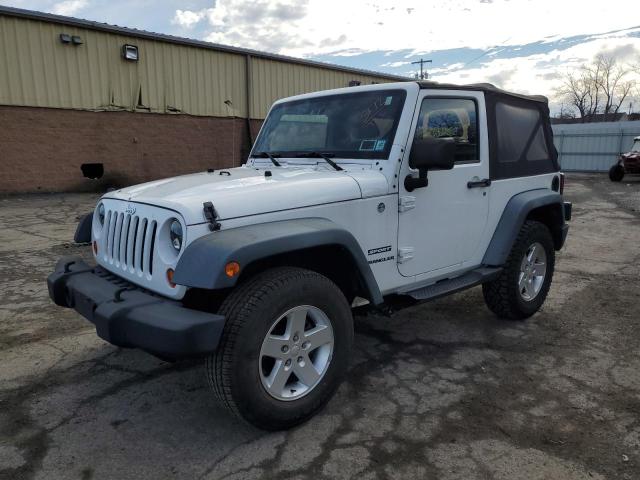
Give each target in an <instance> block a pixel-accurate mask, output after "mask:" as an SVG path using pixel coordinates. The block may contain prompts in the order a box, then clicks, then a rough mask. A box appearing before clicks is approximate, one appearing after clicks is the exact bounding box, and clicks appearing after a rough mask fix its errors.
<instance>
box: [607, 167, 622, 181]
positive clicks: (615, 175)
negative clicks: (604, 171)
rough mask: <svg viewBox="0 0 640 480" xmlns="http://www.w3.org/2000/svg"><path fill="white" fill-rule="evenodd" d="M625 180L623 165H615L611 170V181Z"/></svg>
mask: <svg viewBox="0 0 640 480" xmlns="http://www.w3.org/2000/svg"><path fill="white" fill-rule="evenodd" d="M623 178H624V167H623V166H622V165H618V164H616V165H614V166H613V167H611V168H610V169H609V180H611V181H612V182H621V181H622V179H623Z"/></svg>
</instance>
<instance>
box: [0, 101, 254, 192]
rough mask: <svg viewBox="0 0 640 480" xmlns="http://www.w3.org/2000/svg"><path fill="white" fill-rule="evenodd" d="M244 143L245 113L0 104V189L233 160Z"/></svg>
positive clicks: (107, 180) (109, 180)
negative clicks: (96, 167)
mask: <svg viewBox="0 0 640 480" xmlns="http://www.w3.org/2000/svg"><path fill="white" fill-rule="evenodd" d="M260 124H261V121H260V120H252V121H251V130H252V136H253V138H254V139H255V136H256V135H257V133H258V130H259V128H260ZM248 149H249V137H248V134H247V121H246V119H240V118H218V117H195V116H188V115H166V114H164V115H163V114H151V113H130V112H87V111H78V110H62V109H51V108H31V107H7V106H0V193H17V192H71V191H73V192H80V191H100V190H104V189H106V188H107V187H120V186H126V185H133V184H136V183H140V182H144V181H148V180H153V179H158V178H164V177H169V176H174V175H180V174H184V173H190V172H197V171H202V170H206V169H207V168H214V169H217V168H223V167H231V166H238V165H240V164H242V163H244V161H245V159H246V156H247V152H248ZM83 163H102V164H104V172H105V173H104V177H103V178H102V179H100V180H89V179H87V178H84V177H83V175H82V172H81V171H80V165H81V164H83Z"/></svg>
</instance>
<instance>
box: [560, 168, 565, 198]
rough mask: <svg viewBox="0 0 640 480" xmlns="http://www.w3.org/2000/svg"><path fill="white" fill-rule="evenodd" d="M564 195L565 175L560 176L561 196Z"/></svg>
mask: <svg viewBox="0 0 640 480" xmlns="http://www.w3.org/2000/svg"><path fill="white" fill-rule="evenodd" d="M562 194H564V173H561V174H560V195H562Z"/></svg>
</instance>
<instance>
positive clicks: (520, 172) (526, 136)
mask: <svg viewBox="0 0 640 480" xmlns="http://www.w3.org/2000/svg"><path fill="white" fill-rule="evenodd" d="M494 102H495V103H494ZM494 102H487V103H488V106H487V110H488V111H487V114H488V116H489V118H490V121H491V125H492V132H491V135H490V150H491V178H493V179H501V178H512V177H522V176H529V175H539V174H543V173H549V172H555V171H557V170H558V166H557V160H556V156H557V154H556V152H555V148H554V147H553V143H552V142H553V140H552V138H551V128H550V125H549V119H548V111H547V110H546V106H545V105H544V104H542V103H540V102H531V101H529V102H526V101H520V100H517V99H511V98H498V99H494ZM491 110H492V111H491ZM491 117H493V118H491Z"/></svg>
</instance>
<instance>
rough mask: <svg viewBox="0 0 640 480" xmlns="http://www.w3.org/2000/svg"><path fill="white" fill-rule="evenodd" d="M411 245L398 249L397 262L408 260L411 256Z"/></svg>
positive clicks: (412, 249)
mask: <svg viewBox="0 0 640 480" xmlns="http://www.w3.org/2000/svg"><path fill="white" fill-rule="evenodd" d="M413 251H414V248H413V247H401V248H399V249H398V263H405V262H408V261H409V260H411V259H412V258H413Z"/></svg>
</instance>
